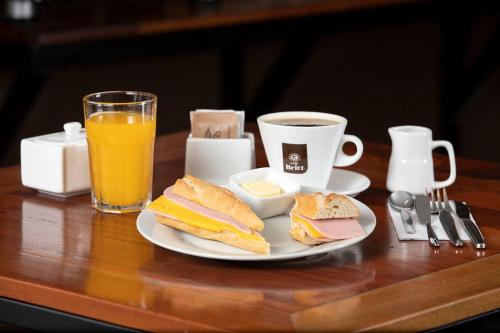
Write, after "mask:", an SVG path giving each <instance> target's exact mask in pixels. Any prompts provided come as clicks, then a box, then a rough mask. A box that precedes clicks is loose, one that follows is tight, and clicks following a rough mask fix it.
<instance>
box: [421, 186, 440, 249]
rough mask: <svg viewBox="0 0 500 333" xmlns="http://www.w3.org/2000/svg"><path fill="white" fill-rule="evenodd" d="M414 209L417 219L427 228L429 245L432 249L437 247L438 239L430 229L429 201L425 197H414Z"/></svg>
mask: <svg viewBox="0 0 500 333" xmlns="http://www.w3.org/2000/svg"><path fill="white" fill-rule="evenodd" d="M415 209H416V211H417V217H418V219H419V220H420V222H422V223H423V224H425V226H426V227H427V237H428V238H429V244H430V245H431V246H434V247H438V246H439V239H438V238H437V236H436V233H435V232H434V229H432V225H431V206H430V200H429V198H428V197H427V196H426V195H417V196H415Z"/></svg>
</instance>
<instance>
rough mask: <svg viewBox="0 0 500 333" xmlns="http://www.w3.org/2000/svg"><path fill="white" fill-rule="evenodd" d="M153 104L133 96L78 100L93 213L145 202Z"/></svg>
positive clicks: (118, 94) (137, 94)
mask: <svg viewBox="0 0 500 333" xmlns="http://www.w3.org/2000/svg"><path fill="white" fill-rule="evenodd" d="M157 100H158V98H157V97H156V96H155V95H153V94H150V93H145V92H137V91H106V92H99V93H93V94H89V95H87V96H84V97H83V109H84V112H85V128H86V131H87V143H88V149H89V163H90V179H91V184H92V186H91V195H92V207H94V208H95V209H97V210H100V211H103V212H107V213H126V212H134V211H139V210H141V209H144V208H145V207H146V205H147V204H148V203H150V202H151V187H152V181H153V149H154V139H155V130H156V107H157Z"/></svg>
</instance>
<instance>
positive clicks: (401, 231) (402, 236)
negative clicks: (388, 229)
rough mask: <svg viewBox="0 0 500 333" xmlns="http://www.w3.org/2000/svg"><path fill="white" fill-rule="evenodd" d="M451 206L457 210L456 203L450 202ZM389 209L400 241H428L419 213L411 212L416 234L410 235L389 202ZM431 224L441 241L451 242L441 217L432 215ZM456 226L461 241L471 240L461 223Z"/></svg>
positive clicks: (456, 223) (399, 215)
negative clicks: (440, 219)
mask: <svg viewBox="0 0 500 333" xmlns="http://www.w3.org/2000/svg"><path fill="white" fill-rule="evenodd" d="M450 206H451V207H452V208H453V209H455V202H454V201H452V200H450ZM387 209H388V211H389V212H390V215H391V219H392V223H393V224H394V229H396V233H397V234H398V239H399V240H427V239H428V237H427V227H426V226H425V225H424V224H422V223H420V221H419V220H418V217H417V213H416V211H415V210H412V211H411V217H412V219H413V221H414V224H415V233H414V234H409V233H407V232H406V229H405V226H404V225H403V219H402V218H401V214H400V213H399V212H398V211H397V210H395V209H394V208H392V207H391V206H390V205H389V202H387ZM470 218H471V220H472V221H473V222H474V223H476V221H474V218H473V217H472V215H471V216H470ZM431 224H432V228H433V229H434V232H435V233H436V236H437V238H438V239H439V240H450V239H449V238H448V235H446V232H445V231H444V229H443V226H442V225H441V222H440V221H439V216H438V215H431ZM455 225H456V227H457V231H458V235H459V236H460V239H462V240H465V241H467V240H470V237H469V235H467V232H466V231H465V229H464V227H463V226H462V224H461V223H460V222H459V221H455Z"/></svg>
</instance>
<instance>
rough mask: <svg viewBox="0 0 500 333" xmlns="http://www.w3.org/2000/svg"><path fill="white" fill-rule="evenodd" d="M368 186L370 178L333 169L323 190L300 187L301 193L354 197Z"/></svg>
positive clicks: (352, 172)
mask: <svg viewBox="0 0 500 333" xmlns="http://www.w3.org/2000/svg"><path fill="white" fill-rule="evenodd" d="M370 184H371V182H370V178H368V177H366V176H365V175H362V174H360V173H358V172H354V171H349V170H344V169H336V168H333V169H332V173H331V174H330V180H329V181H328V185H327V186H326V188H325V189H319V188H314V187H309V186H302V189H301V191H302V192H309V193H313V192H322V193H325V194H326V193H330V192H335V193H338V194H344V195H349V196H351V197H355V196H357V195H358V194H359V193H361V192H363V191H364V190H366V189H367V188H368V187H370Z"/></svg>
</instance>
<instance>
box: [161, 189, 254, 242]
mask: <svg viewBox="0 0 500 333" xmlns="http://www.w3.org/2000/svg"><path fill="white" fill-rule="evenodd" d="M163 195H164V196H165V197H166V198H167V199H169V200H171V201H173V202H175V203H176V204H179V205H181V206H183V207H184V208H187V209H189V210H192V211H195V212H197V213H198V214H201V215H204V216H206V217H208V218H211V219H214V220H217V221H219V222H222V223H227V224H230V225H232V226H233V227H235V228H236V229H238V230H239V231H241V232H244V233H246V234H251V233H252V230H251V229H250V227H248V226H247V225H245V224H243V223H241V222H238V221H236V220H235V219H233V218H232V217H230V216H228V215H225V214H222V213H220V212H217V211H215V210H212V209H210V208H207V207H204V206H202V205H200V204H197V203H196V202H193V201H191V200H189V199H186V198H183V197H181V196H179V195H176V194H174V191H173V186H170V187H168V188H166V189H165V191H164V192H163ZM165 215H168V214H165ZM167 217H169V216H167Z"/></svg>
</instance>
